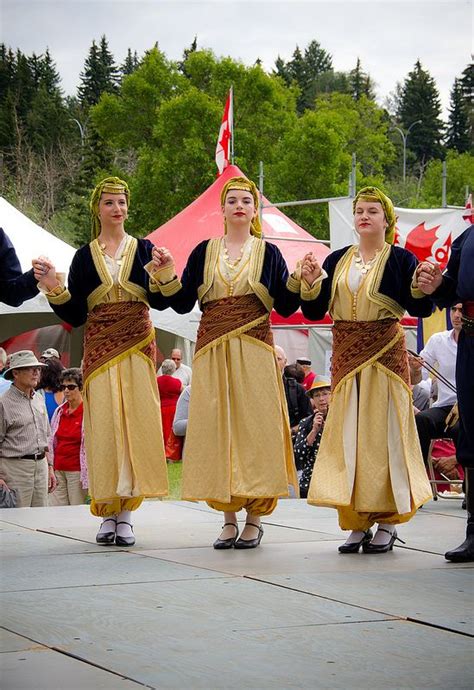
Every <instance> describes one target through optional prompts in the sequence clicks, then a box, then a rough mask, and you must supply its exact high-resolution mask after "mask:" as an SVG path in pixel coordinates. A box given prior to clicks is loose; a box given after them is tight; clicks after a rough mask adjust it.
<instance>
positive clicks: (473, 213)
mask: <svg viewBox="0 0 474 690" xmlns="http://www.w3.org/2000/svg"><path fill="white" fill-rule="evenodd" d="M466 211H467V212H468V213H466V214H464V215H463V218H464V220H465V221H467V222H468V223H470V224H471V225H474V209H473V208H472V194H469V196H468V197H467V201H466Z"/></svg>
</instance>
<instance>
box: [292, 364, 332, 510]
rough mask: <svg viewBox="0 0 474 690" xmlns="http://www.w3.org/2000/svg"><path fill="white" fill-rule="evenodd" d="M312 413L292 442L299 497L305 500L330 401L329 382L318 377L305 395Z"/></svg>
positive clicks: (301, 424) (300, 424)
mask: <svg viewBox="0 0 474 690" xmlns="http://www.w3.org/2000/svg"><path fill="white" fill-rule="evenodd" d="M307 395H308V397H309V399H310V401H311V407H312V408H313V412H312V413H311V414H310V415H309V417H306V419H303V420H302V421H301V422H300V423H299V425H298V431H297V434H296V438H295V442H294V450H295V463H296V469H297V470H299V471H300V472H301V474H300V497H301V498H307V496H308V489H309V485H310V482H311V477H312V475H313V467H314V463H315V460H316V455H317V454H318V449H319V444H320V443H321V436H322V433H323V429H324V422H325V421H326V416H327V413H328V409H329V401H330V399H331V382H330V381H329V379H326V378H324V377H323V376H318V377H317V378H316V379H315V381H313V385H312V386H311V388H310V389H309V391H308V393H307Z"/></svg>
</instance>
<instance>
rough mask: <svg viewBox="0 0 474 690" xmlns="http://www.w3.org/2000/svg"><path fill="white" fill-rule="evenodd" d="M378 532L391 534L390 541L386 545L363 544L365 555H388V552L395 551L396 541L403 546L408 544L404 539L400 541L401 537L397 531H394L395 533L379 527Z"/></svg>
mask: <svg viewBox="0 0 474 690" xmlns="http://www.w3.org/2000/svg"><path fill="white" fill-rule="evenodd" d="M377 532H386V533H387V534H389V535H390V539H389V541H388V542H387V543H386V544H373V543H372V542H367V543H365V544H362V551H363V552H364V553H387V551H392V550H393V544H394V542H395V541H399V542H401V543H402V544H405V543H406V542H404V541H403V539H400V537H399V536H397V530H396V529H395V530H393V532H390V530H388V529H385V528H384V527H379V528H378V530H377Z"/></svg>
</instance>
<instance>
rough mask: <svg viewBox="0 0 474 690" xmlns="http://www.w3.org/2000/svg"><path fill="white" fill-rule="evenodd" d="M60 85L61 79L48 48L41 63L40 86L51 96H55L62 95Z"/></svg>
mask: <svg viewBox="0 0 474 690" xmlns="http://www.w3.org/2000/svg"><path fill="white" fill-rule="evenodd" d="M60 83H61V77H60V76H59V72H58V71H57V69H56V65H55V64H54V61H53V59H52V57H51V55H50V52H49V48H46V52H45V54H44V57H43V58H42V60H41V63H40V84H41V86H43V87H44V89H45V90H46V92H47V93H48V94H49V95H50V96H53V95H58V94H61V93H62V92H61V87H60Z"/></svg>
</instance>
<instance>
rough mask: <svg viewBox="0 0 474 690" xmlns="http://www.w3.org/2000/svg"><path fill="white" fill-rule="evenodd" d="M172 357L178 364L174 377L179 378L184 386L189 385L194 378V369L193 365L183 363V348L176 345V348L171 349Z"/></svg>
mask: <svg viewBox="0 0 474 690" xmlns="http://www.w3.org/2000/svg"><path fill="white" fill-rule="evenodd" d="M170 359H172V360H173V362H174V363H175V364H176V371H175V372H174V374H173V376H174V378H175V379H179V380H180V381H181V383H182V384H183V387H184V386H189V385H190V383H191V379H192V370H191V367H188V366H186V364H183V355H182V353H181V350H180V349H179V348H177V347H175V348H174V350H171V356H170Z"/></svg>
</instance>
